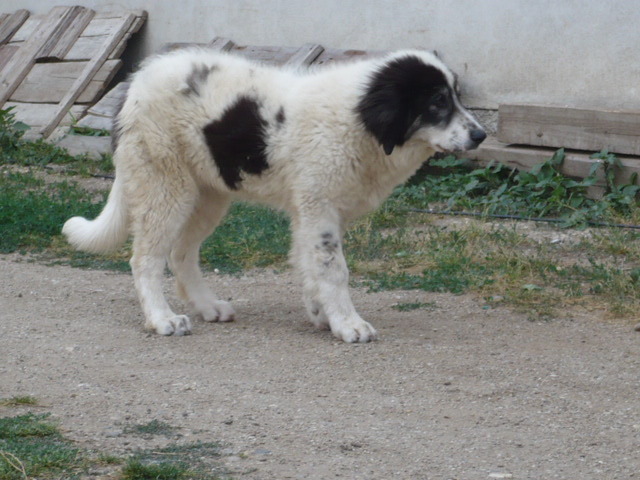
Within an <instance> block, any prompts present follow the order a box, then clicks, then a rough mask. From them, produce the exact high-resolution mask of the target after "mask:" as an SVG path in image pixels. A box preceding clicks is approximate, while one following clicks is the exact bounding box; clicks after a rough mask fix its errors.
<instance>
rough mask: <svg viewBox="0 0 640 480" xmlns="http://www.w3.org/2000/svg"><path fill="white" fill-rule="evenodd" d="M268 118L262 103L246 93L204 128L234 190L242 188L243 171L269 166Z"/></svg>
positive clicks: (256, 170) (216, 160)
mask: <svg viewBox="0 0 640 480" xmlns="http://www.w3.org/2000/svg"><path fill="white" fill-rule="evenodd" d="M267 125H268V124H267V122H266V120H265V119H264V118H263V117H262V115H260V104H259V103H258V101H257V100H256V99H254V98H251V97H247V96H243V97H240V98H238V100H237V101H236V102H235V103H234V104H232V105H231V106H230V107H229V108H227V110H226V111H225V112H224V114H223V115H222V117H221V118H220V119H219V120H214V121H213V122H211V123H209V124H208V125H206V126H205V127H204V128H203V133H204V138H205V142H206V143H207V147H209V151H210V152H211V155H212V156H213V160H214V162H215V163H216V165H217V166H218V170H219V171H220V176H221V177H222V179H223V180H224V182H225V183H226V184H227V186H228V187H229V188H231V189H232V190H237V189H238V184H239V183H240V182H241V181H242V176H241V173H242V172H245V173H249V174H252V175H260V174H261V173H262V172H264V171H265V170H266V169H267V168H269V164H268V163H267V144H266V128H267Z"/></svg>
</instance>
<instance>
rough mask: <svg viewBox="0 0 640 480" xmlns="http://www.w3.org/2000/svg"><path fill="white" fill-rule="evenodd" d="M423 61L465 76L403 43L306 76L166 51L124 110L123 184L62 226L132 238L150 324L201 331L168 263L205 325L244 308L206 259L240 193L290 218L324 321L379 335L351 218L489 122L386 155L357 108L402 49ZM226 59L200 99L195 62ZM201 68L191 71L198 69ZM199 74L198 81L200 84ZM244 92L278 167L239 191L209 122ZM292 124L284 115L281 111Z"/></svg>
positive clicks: (98, 242) (428, 136)
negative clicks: (230, 181) (208, 278)
mask: <svg viewBox="0 0 640 480" xmlns="http://www.w3.org/2000/svg"><path fill="white" fill-rule="evenodd" d="M409 53H410V54H412V55H416V56H419V58H420V59H422V61H424V62H425V63H426V64H429V65H433V66H435V67H436V68H438V69H440V70H441V71H442V72H443V73H444V75H445V76H446V78H447V81H448V82H449V84H450V85H452V84H453V81H454V80H453V76H452V74H451V73H450V72H449V70H448V69H447V68H446V67H445V66H444V65H443V64H442V63H441V62H440V61H439V60H438V59H437V58H436V57H434V56H433V55H431V54H429V53H426V52H413V51H412V52H400V53H398V54H394V55H392V56H389V57H386V58H380V59H373V60H365V61H360V62H356V63H351V64H342V65H338V66H335V67H329V68H323V69H320V70H317V71H314V72H308V73H300V72H294V71H289V70H286V69H277V68H270V67H266V66H262V65H259V64H256V63H252V62H250V61H248V60H244V59H241V58H238V57H234V56H231V55H227V54H221V53H213V52H208V51H203V50H189V51H179V52H174V53H171V54H167V55H164V56H161V57H156V58H154V59H152V60H150V61H149V62H147V63H146V65H144V67H143V68H142V69H141V70H140V71H139V72H138V73H137V74H136V75H135V76H134V78H133V81H132V83H131V87H130V89H129V92H128V96H127V100H126V102H125V103H124V106H123V109H122V111H121V113H120V115H119V117H118V125H117V127H118V130H119V132H120V138H119V144H118V148H117V149H116V151H115V152H114V163H115V167H116V181H115V183H114V186H113V189H112V191H111V194H110V195H109V200H108V202H107V205H106V206H105V208H104V210H103V212H102V213H101V214H100V215H99V216H98V217H97V218H96V219H95V220H93V221H87V220H85V219H83V218H79V217H74V218H71V219H70V220H68V221H67V222H66V224H65V225H64V228H63V233H64V234H65V235H66V236H67V237H68V239H69V242H70V243H71V244H72V245H73V246H75V247H76V248H78V249H81V250H86V251H91V252H102V251H106V250H109V249H112V248H114V247H116V246H117V245H119V244H121V243H122V242H124V240H125V239H126V237H127V235H128V234H129V233H131V234H133V237H134V240H133V256H132V258H131V267H132V271H133V276H134V280H135V285H136V289H137V291H138V296H139V298H140V301H141V303H142V306H143V309H144V313H145V317H146V321H147V327H149V328H152V329H155V330H156V331H157V332H158V333H160V334H164V335H170V334H174V335H182V334H187V333H189V332H190V331H191V322H190V320H189V318H188V317H187V316H185V315H177V314H175V313H173V311H172V310H171V308H170V307H169V305H168V304H167V302H166V300H165V298H164V295H163V292H162V286H161V278H162V275H163V270H164V267H165V265H166V262H167V261H168V263H169V266H170V267H171V269H172V270H173V272H174V273H175V276H176V281H177V286H178V292H179V293H180V295H182V296H183V297H184V298H185V299H186V300H188V301H189V302H190V304H191V305H192V307H193V308H194V309H195V311H196V312H197V314H198V315H199V316H200V317H202V318H203V319H204V320H206V321H228V320H232V319H233V316H234V312H233V309H232V308H231V306H230V305H229V304H228V303H227V302H223V301H220V300H217V299H216V297H215V296H214V294H213V293H212V292H211V291H210V289H209V287H208V286H207V285H206V283H205V282H204V280H203V277H202V273H201V271H200V268H199V266H198V256H199V247H200V244H201V242H202V241H203V240H204V239H205V238H206V237H207V236H208V235H209V234H211V232H212V231H213V230H214V228H215V227H216V226H217V225H218V223H219V222H220V220H221V219H222V217H223V216H224V214H225V213H226V211H227V208H228V206H229V205H230V203H231V202H232V201H235V200H249V201H258V202H262V203H266V204H268V205H271V206H273V207H276V208H279V209H283V210H285V211H286V212H288V213H289V215H290V216H291V223H292V229H293V245H292V251H291V260H292V262H293V264H294V265H295V266H296V267H297V268H298V270H299V272H300V274H301V276H302V279H303V290H304V302H305V305H306V307H307V310H308V313H309V316H310V318H311V320H312V321H313V322H314V323H315V324H316V325H317V326H319V327H328V328H330V329H331V331H332V332H333V334H334V335H335V336H337V337H338V338H341V339H342V340H344V341H346V342H367V341H369V340H372V339H375V338H376V331H375V329H374V328H373V327H372V326H371V325H370V324H369V323H367V322H365V321H364V320H363V319H362V318H361V317H360V316H359V315H358V313H357V312H356V311H355V309H354V307H353V304H352V302H351V299H350V297H349V292H348V280H349V274H348V271H347V265H346V262H345V259H344V255H343V252H342V235H343V233H344V230H345V228H346V225H347V223H348V222H349V221H350V220H352V219H354V218H356V217H357V216H359V215H362V214H363V213H366V212H368V211H370V210H372V209H374V208H376V207H377V206H378V205H379V204H380V203H381V202H382V201H383V200H384V199H385V198H386V197H387V196H388V195H389V193H390V192H391V190H392V189H393V188H394V187H395V186H396V185H398V184H400V183H401V182H403V181H405V180H406V179H407V178H408V177H409V176H410V175H411V174H413V173H414V172H415V171H416V169H417V168H418V167H419V166H420V165H421V164H422V163H423V162H424V161H425V160H426V159H427V158H428V157H429V156H430V155H431V154H433V153H434V151H437V150H456V149H460V148H461V147H462V146H463V144H464V142H466V141H467V137H468V135H469V133H468V131H469V127H477V128H480V127H479V126H478V124H477V123H476V122H475V120H473V118H472V117H471V116H470V115H469V114H468V112H466V110H464V108H462V107H461V106H460V105H459V104H457V108H458V109H459V111H456V117H455V118H454V119H453V120H452V121H451V123H450V125H447V126H446V128H444V127H443V128H435V127H429V128H422V129H419V130H417V132H415V134H413V136H412V137H411V138H409V139H408V140H407V141H406V143H404V144H403V145H402V146H398V147H397V148H395V149H394V150H393V152H392V153H391V154H390V155H386V154H385V152H384V151H383V149H382V147H381V146H380V145H379V142H378V141H377V140H376V139H375V138H374V137H373V136H372V135H371V134H370V133H368V132H367V131H366V130H365V128H364V127H363V125H362V122H361V119H360V118H359V117H358V114H357V112H356V105H357V104H358V101H359V99H360V98H362V96H363V95H364V94H365V89H366V87H367V82H368V81H369V79H370V77H371V75H372V74H373V72H375V71H376V70H378V69H379V68H381V67H382V66H384V65H385V64H386V63H388V62H389V61H391V60H393V59H395V58H399V57H400V56H402V55H407V54H409ZM211 66H215V70H213V71H212V72H211V73H210V74H209V75H207V76H206V79H204V80H203V84H202V85H199V86H198V94H194V92H193V85H192V84H190V81H189V79H190V78H191V77H193V72H194V68H196V69H197V68H205V67H207V68H208V67H211ZM190 76H191V77H190ZM192 83H193V82H192ZM241 95H250V96H254V97H256V98H258V99H259V100H260V103H261V107H260V113H261V115H262V116H263V117H264V118H265V119H267V120H269V126H268V127H267V132H266V133H267V135H266V138H267V148H268V164H269V168H268V169H266V170H265V171H264V172H262V173H261V174H260V175H250V174H243V177H242V182H241V183H240V184H239V188H238V189H237V190H233V189H230V188H229V187H228V186H227V185H226V184H225V182H224V181H223V179H222V178H221V176H220V174H219V170H218V168H217V167H216V163H215V162H214V161H213V159H212V156H211V153H210V152H209V150H208V148H207V145H206V144H205V141H204V137H203V133H202V132H203V128H204V127H205V125H207V124H209V123H210V122H212V121H213V120H215V119H219V118H220V117H221V116H222V115H223V114H224V112H225V111H226V109H228V107H229V106H230V105H232V104H233V102H234V101H236V100H237V99H238V98H239V96H241ZM281 108H282V109H283V111H284V112H285V115H286V120H285V121H284V122H283V123H282V125H276V122H274V121H273V119H274V118H276V116H277V113H278V111H279V109H281Z"/></svg>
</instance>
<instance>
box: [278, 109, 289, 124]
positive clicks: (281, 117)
mask: <svg viewBox="0 0 640 480" xmlns="http://www.w3.org/2000/svg"><path fill="white" fill-rule="evenodd" d="M286 119H287V117H286V116H285V114H284V107H280V110H278V113H276V122H278V125H279V126H282V124H283V123H284V122H285V121H286Z"/></svg>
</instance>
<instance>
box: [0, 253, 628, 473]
mask: <svg viewBox="0 0 640 480" xmlns="http://www.w3.org/2000/svg"><path fill="white" fill-rule="evenodd" d="M0 272H1V273H0V320H1V322H2V324H1V325H2V326H1V327H0V329H1V330H0V332H1V333H2V339H3V340H2V347H1V348H0V398H9V397H12V396H16V395H32V396H34V397H36V398H37V399H39V401H40V402H41V403H42V404H43V407H41V408H38V411H50V412H51V413H52V415H53V417H54V418H56V419H58V420H59V422H60V425H61V427H62V429H63V431H64V432H65V435H66V436H67V437H69V438H71V439H73V440H74V441H77V442H78V443H79V444H80V445H82V446H85V447H88V448H95V449H99V450H101V451H104V452H106V453H117V454H123V453H130V452H133V451H135V450H136V449H138V448H157V447H161V446H164V445H167V444H170V443H178V444H180V443H189V442H194V441H197V440H200V441H205V442H212V441H215V442H221V443H222V444H223V445H224V448H223V456H222V457H221V459H220V460H219V462H220V463H221V464H222V465H223V466H224V468H226V469H227V471H228V472H230V475H231V476H232V477H233V478H236V479H261V480H263V479H264V480H276V479H277V480H280V479H289V478H293V479H333V478H345V479H367V480H374V479H391V478H393V479H418V480H420V479H429V480H432V479H460V480H462V479H491V478H513V479H536V480H538V479H544V480H546V479H556V478H559V479H571V480H576V479H598V480H600V479H634V478H638V479H640V333H637V332H634V331H633V326H632V325H628V324H616V323H611V322H606V321H604V320H603V319H602V318H598V317H597V316H594V315H593V314H585V313H584V312H582V313H581V312H576V313H573V312H568V315H567V317H568V319H564V320H555V321H549V322H530V321H528V320H527V317H526V315H520V314H514V313H513V312H511V311H510V310H509V309H507V308H505V307H498V308H489V307H488V306H486V305H485V304H484V303H483V301H482V300H481V299H476V298H473V297H471V296H464V295H463V296H454V295H448V294H432V293H424V292H381V293H367V292H366V291H365V290H354V292H353V296H354V302H355V304H356V306H357V307H358V309H359V311H360V313H361V314H362V315H363V317H364V318H365V319H367V320H369V321H370V322H372V323H373V325H374V326H375V327H376V328H377V329H378V332H379V334H380V337H381V339H380V340H379V341H378V342H375V343H372V344H367V345H347V344H343V343H341V342H338V341H337V340H336V339H334V338H333V337H332V336H331V335H330V334H329V333H328V332H322V331H316V330H315V329H314V328H313V326H312V325H311V324H310V323H308V322H307V321H306V319H305V313H304V308H303V307H302V303H301V301H300V291H299V288H298V286H297V283H296V281H295V278H294V277H293V275H292V274H291V273H287V272H285V273H281V274H275V273H272V272H268V271H262V272H252V273H251V274H248V275H245V276H242V277H238V278H235V277H227V276H217V275H214V274H211V275H210V276H209V277H208V281H209V282H210V283H211V284H212V285H214V286H215V288H216V289H217V291H218V292H219V293H220V295H221V297H223V298H231V299H232V300H233V302H234V305H235V307H236V311H237V313H238V315H237V321H236V322H234V323H230V324H205V323H196V324H195V327H194V334H193V335H191V336H187V337H180V338H173V337H168V338H165V337H159V336H156V335H151V334H149V333H147V332H145V331H144V330H143V329H142V325H143V319H142V315H141V311H140V308H139V306H138V302H137V300H136V298H135V294H134V291H133V282H132V279H131V276H130V275H127V274H115V273H110V272H104V271H90V270H78V269H72V268H67V267H47V266H43V265H39V264H37V263H31V262H28V261H26V260H25V259H24V258H21V257H18V256H0ZM167 289H168V290H170V289H171V288H170V282H169V281H167ZM171 298H172V299H173V300H172V301H173V303H174V304H176V305H177V306H179V305H180V304H179V302H178V301H177V300H176V299H175V297H171ZM415 301H419V302H424V303H428V302H434V303H435V306H434V307H433V308H429V309H422V310H415V311H410V312H399V311H396V310H394V309H393V308H392V306H393V305H394V304H396V303H398V302H401V303H403V302H415ZM16 411H17V410H16V409H15V408H12V409H9V408H0V416H8V415H14V414H16ZM152 420H159V421H162V422H166V423H168V424H170V425H172V426H174V427H176V432H177V433H176V434H174V435H169V436H163V435H154V436H151V437H149V438H145V437H140V436H136V435H132V434H130V433H128V431H129V430H128V428H127V427H129V426H131V425H139V424H144V423H147V422H150V421H152ZM96 476H99V475H98V474H96ZM104 477H105V478H108V477H109V476H108V475H107V474H105V475H104Z"/></svg>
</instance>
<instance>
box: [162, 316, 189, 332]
mask: <svg viewBox="0 0 640 480" xmlns="http://www.w3.org/2000/svg"><path fill="white" fill-rule="evenodd" d="M154 329H155V331H156V333H158V334H159V335H175V336H177V337H180V336H182V335H190V334H191V320H189V317H187V316H186V315H175V316H174V317H170V318H167V319H165V320H163V321H161V322H158V323H157V324H155V326H154Z"/></svg>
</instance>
